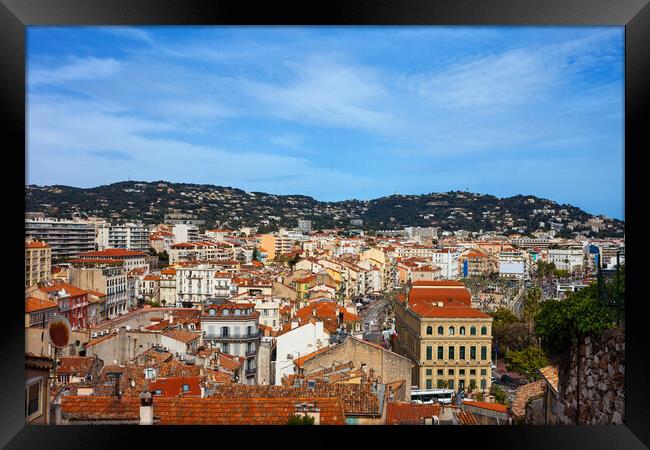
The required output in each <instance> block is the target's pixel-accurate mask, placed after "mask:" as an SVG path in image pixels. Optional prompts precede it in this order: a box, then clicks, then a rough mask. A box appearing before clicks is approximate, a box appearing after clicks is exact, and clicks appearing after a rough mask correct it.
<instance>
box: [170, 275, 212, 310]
mask: <svg viewBox="0 0 650 450" xmlns="http://www.w3.org/2000/svg"><path fill="white" fill-rule="evenodd" d="M175 270H176V306H177V307H179V308H180V307H194V306H202V305H203V304H205V301H206V300H208V299H210V298H212V297H214V296H215V295H216V292H215V287H216V284H217V283H216V281H217V279H216V278H215V272H216V269H215V266H214V265H212V264H197V265H191V266H186V267H177V268H176V269H175Z"/></svg>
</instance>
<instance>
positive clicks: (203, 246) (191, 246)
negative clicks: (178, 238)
mask: <svg viewBox="0 0 650 450" xmlns="http://www.w3.org/2000/svg"><path fill="white" fill-rule="evenodd" d="M234 247H235V246H234V245H233V244H229V243H225V242H219V243H217V242H204V241H196V242H179V243H177V244H174V245H172V246H171V248H170V250H169V264H176V263H178V262H182V261H226V260H232V259H235V248H234Z"/></svg>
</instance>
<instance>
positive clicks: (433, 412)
mask: <svg viewBox="0 0 650 450" xmlns="http://www.w3.org/2000/svg"><path fill="white" fill-rule="evenodd" d="M440 411H441V406H440V405H419V404H415V403H410V402H389V403H388V405H387V407H386V425H419V424H420V423H421V419H422V418H423V417H432V416H440Z"/></svg>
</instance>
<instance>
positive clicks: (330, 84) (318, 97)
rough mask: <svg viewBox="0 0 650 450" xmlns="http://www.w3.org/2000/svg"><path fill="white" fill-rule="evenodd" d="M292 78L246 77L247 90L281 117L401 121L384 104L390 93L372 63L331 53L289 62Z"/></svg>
mask: <svg viewBox="0 0 650 450" xmlns="http://www.w3.org/2000/svg"><path fill="white" fill-rule="evenodd" d="M286 67H287V68H288V69H290V70H291V71H292V73H293V79H292V80H291V81H290V82H288V83H283V84H280V83H277V84H271V83H268V82H260V81H250V80H242V83H241V84H242V86H243V88H244V89H245V91H246V92H247V93H248V94H250V95H252V96H253V97H254V98H256V99H257V100H259V101H260V102H262V103H263V104H265V105H267V107H268V108H269V109H268V111H269V112H270V113H271V114H273V115H276V116H278V117H282V118H284V119H288V120H295V121H299V122H307V123H311V124H318V125H329V126H337V127H344V128H354V129H365V130H369V129H370V130H386V129H387V128H392V127H394V126H395V125H397V124H398V120H397V118H396V117H394V116H393V115H392V114H390V113H388V112H386V111H384V110H383V108H382V101H383V100H385V99H386V98H387V96H388V93H387V92H386V90H385V89H384V87H383V86H382V84H381V82H380V81H379V79H378V76H377V74H376V73H374V72H373V71H372V70H370V69H369V68H366V67H361V66H353V65H348V64H343V63H340V62H335V61H328V60H325V59H315V58H314V59H311V60H309V61H306V62H301V63H296V62H289V63H286Z"/></svg>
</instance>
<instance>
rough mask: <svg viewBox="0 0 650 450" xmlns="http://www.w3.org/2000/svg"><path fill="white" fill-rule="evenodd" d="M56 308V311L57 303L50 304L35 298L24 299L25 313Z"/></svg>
mask: <svg viewBox="0 0 650 450" xmlns="http://www.w3.org/2000/svg"><path fill="white" fill-rule="evenodd" d="M50 308H56V309H57V310H58V308H59V306H58V303H57V302H52V301H50V300H43V299H40V298H36V297H27V298H26V299H25V312H26V313H32V312H36V311H42V310H44V309H50Z"/></svg>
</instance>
